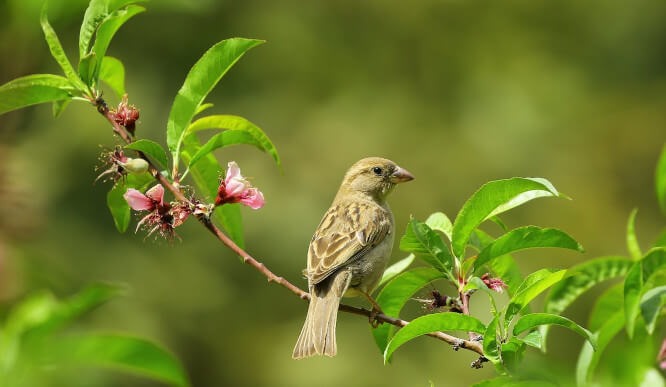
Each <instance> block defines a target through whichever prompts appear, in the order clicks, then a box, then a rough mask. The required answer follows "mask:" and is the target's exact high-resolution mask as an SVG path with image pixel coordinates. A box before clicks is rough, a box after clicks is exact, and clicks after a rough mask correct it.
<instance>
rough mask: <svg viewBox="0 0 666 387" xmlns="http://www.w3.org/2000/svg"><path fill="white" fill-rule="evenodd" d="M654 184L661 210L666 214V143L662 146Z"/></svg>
mask: <svg viewBox="0 0 666 387" xmlns="http://www.w3.org/2000/svg"><path fill="white" fill-rule="evenodd" d="M654 186H655V190H656V192H657V201H658V202H659V207H660V208H661V212H663V213H664V214H665V215H666V145H664V147H663V148H661V155H660V156H659V161H658V162H657V169H656V170H655V173H654Z"/></svg>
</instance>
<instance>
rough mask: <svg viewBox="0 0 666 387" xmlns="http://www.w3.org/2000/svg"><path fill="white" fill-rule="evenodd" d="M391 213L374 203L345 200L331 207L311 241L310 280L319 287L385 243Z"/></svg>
mask: <svg viewBox="0 0 666 387" xmlns="http://www.w3.org/2000/svg"><path fill="white" fill-rule="evenodd" d="M390 228H391V220H390V215H389V213H388V212H387V211H386V210H385V209H383V208H382V207H380V206H379V205H377V204H375V203H372V202H367V203H366V202H360V203H359V202H351V201H344V202H340V203H337V204H336V205H334V206H332V207H331V208H329V210H328V211H327V212H326V214H325V215H324V218H323V219H322V221H321V223H320V224H319V227H318V228H317V231H316V232H315V234H314V236H313V237H312V241H311V242H310V249H309V250H308V270H307V273H308V277H309V279H310V284H317V283H319V282H321V281H322V280H324V279H325V278H326V277H328V276H329V275H330V274H331V273H332V272H333V271H335V270H336V269H338V268H340V267H341V266H343V265H345V264H347V263H348V262H351V261H353V260H356V259H358V258H359V257H362V256H363V255H364V254H365V252H366V251H368V250H369V249H371V248H372V247H374V246H376V245H377V244H379V242H381V241H382V240H384V238H385V237H386V235H387V234H388V232H389V230H390Z"/></svg>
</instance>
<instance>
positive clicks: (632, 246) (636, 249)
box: [627, 208, 643, 261]
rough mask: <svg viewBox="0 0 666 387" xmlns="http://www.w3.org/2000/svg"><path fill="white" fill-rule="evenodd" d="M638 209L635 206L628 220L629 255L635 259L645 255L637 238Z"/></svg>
mask: <svg viewBox="0 0 666 387" xmlns="http://www.w3.org/2000/svg"><path fill="white" fill-rule="evenodd" d="M637 213H638V209H637V208H634V209H633V210H632V211H631V214H629V220H628V221H627V250H628V251H629V256H630V257H631V258H632V259H633V260H634V261H638V260H639V259H641V257H642V256H643V253H642V252H641V247H640V246H639V244H638V239H637V238H636V226H635V223H636V214H637Z"/></svg>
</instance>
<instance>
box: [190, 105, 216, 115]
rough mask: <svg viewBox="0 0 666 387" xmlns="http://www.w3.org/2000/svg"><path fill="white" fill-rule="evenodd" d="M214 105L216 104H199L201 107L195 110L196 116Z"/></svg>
mask: <svg viewBox="0 0 666 387" xmlns="http://www.w3.org/2000/svg"><path fill="white" fill-rule="evenodd" d="M213 106H215V105H214V104H212V103H202V104H201V105H199V107H198V108H197V111H196V112H194V115H195V116H198V115H199V114H201V113H203V112H204V111H206V110H208V109H210V108H212V107H213Z"/></svg>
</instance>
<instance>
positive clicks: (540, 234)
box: [474, 226, 583, 267]
mask: <svg viewBox="0 0 666 387" xmlns="http://www.w3.org/2000/svg"><path fill="white" fill-rule="evenodd" d="M534 247H559V248H563V249H571V250H576V251H579V252H582V251H583V246H581V245H580V244H579V243H578V242H576V240H575V239H573V238H572V237H570V236H569V234H567V233H565V232H564V231H561V230H558V229H556V228H541V227H537V226H525V227H520V228H516V229H514V230H511V231H509V232H508V233H506V234H504V235H502V236H501V237H499V238H497V239H495V241H494V242H492V243H491V244H489V245H488V246H486V247H485V248H484V249H483V250H482V251H481V252H480V253H479V255H478V257H477V258H476V262H475V263H474V265H475V267H481V266H483V265H484V264H486V263H487V262H488V261H491V260H492V259H495V258H497V257H500V256H502V255H504V254H508V253H512V252H514V251H517V250H523V249H529V248H534Z"/></svg>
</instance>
